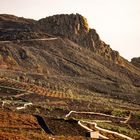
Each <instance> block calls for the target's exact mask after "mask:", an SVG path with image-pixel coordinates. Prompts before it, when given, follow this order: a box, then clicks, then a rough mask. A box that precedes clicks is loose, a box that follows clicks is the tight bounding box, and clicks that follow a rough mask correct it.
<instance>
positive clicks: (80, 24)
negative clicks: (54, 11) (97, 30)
mask: <svg viewBox="0 0 140 140" xmlns="http://www.w3.org/2000/svg"><path fill="white" fill-rule="evenodd" d="M39 23H40V24H41V25H42V24H43V23H45V24H46V23H47V25H46V26H47V29H48V28H49V27H50V28H51V27H54V28H53V30H54V34H61V35H63V34H64V32H66V33H68V32H71V33H73V34H78V33H82V32H85V33H86V32H88V31H89V26H88V23H87V19H86V18H85V17H83V16H82V15H80V14H70V15H68V14H60V15H54V16H49V17H46V18H44V19H41V20H39ZM60 30H61V31H62V33H61V32H60Z"/></svg>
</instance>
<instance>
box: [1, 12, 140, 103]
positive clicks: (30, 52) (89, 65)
mask: <svg viewBox="0 0 140 140" xmlns="http://www.w3.org/2000/svg"><path fill="white" fill-rule="evenodd" d="M0 40H1V41H0V66H1V68H2V70H3V69H6V70H13V72H12V73H18V72H19V71H20V72H24V73H28V74H29V77H31V75H32V73H36V74H37V73H39V74H43V75H44V78H43V79H42V81H44V82H45V81H47V82H48V83H51V84H53V85H56V86H60V85H61V84H62V85H63V86H64V87H66V88H70V89H72V90H76V91H77V92H80V91H85V90H89V91H92V92H98V93H103V94H104V95H106V94H107V95H108V96H112V97H113V98H122V99H126V100H131V101H132V99H133V102H136V100H138V99H139V91H140V89H139V86H140V71H139V69H138V68H137V67H135V66H133V65H132V64H131V63H129V62H128V61H127V60H125V59H124V58H122V57H121V56H120V55H119V53H118V52H117V51H114V50H112V49H111V48H110V47H109V45H107V44H105V43H104V42H103V41H102V40H101V39H100V37H99V35H98V34H97V32H96V30H95V29H90V28H89V26H88V23H87V20H86V19H85V18H84V17H83V16H81V15H79V14H76V15H74V14H71V15H55V16H51V17H46V18H44V19H40V20H39V21H35V20H31V19H24V18H19V17H16V16H12V15H0ZM5 73H6V71H5ZM7 73H8V72H7ZM18 74H19V73H18ZM1 75H3V72H1ZM7 75H8V74H7ZM9 75H12V74H11V73H10V74H9ZM52 75H56V77H55V78H56V79H57V80H59V81H60V83H61V84H58V83H56V82H55V80H54V79H55V78H54V79H53V78H52V79H49V80H48V79H46V78H45V76H52ZM62 77H63V78H64V79H63V78H62ZM32 78H33V79H36V78H34V77H32ZM32 78H31V79H32ZM62 79H63V80H62ZM40 80H41V79H40ZM66 81H67V82H66ZM73 83H75V84H74V85H73ZM77 87H80V88H77ZM126 95H127V96H126ZM134 95H135V96H134Z"/></svg>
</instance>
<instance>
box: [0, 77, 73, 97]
mask: <svg viewBox="0 0 140 140" xmlns="http://www.w3.org/2000/svg"><path fill="white" fill-rule="evenodd" d="M0 85H1V86H3V87H10V88H14V89H16V90H19V91H24V92H28V93H37V94H39V95H43V96H49V97H56V98H61V99H63V98H69V99H70V98H71V96H70V95H69V94H66V93H64V92H57V91H52V90H50V89H47V88H43V87H40V86H37V85H34V84H28V83H24V82H18V81H16V80H12V79H7V78H0ZM23 95H24V94H21V96H23ZM17 96H18V95H17ZM19 96H20V95H19Z"/></svg>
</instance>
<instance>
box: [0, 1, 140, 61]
mask: <svg viewBox="0 0 140 140" xmlns="http://www.w3.org/2000/svg"><path fill="white" fill-rule="evenodd" d="M0 13H1V14H2V13H8V14H14V15H17V16H23V17H27V18H33V19H40V18H43V17H46V16H51V15H54V14H62V13H68V14H70V13H79V14H82V15H83V16H85V17H86V18H87V20H88V23H89V26H90V28H95V29H96V30H97V32H98V33H99V35H100V37H101V39H102V40H103V41H105V42H106V43H107V44H110V46H111V48H112V49H114V50H117V51H119V52H120V54H121V55H122V56H123V57H125V58H127V59H129V60H130V59H131V58H132V57H138V56H140V0H0Z"/></svg>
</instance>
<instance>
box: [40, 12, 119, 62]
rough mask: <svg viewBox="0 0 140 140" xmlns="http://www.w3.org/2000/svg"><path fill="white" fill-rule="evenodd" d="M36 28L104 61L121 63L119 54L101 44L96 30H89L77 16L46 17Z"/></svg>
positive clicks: (85, 23) (85, 22)
mask: <svg viewBox="0 0 140 140" xmlns="http://www.w3.org/2000/svg"><path fill="white" fill-rule="evenodd" d="M38 27H40V29H41V30H42V31H45V32H47V33H49V34H53V35H55V36H62V37H66V38H68V39H70V40H72V41H74V42H75V43H77V44H79V45H81V46H83V47H85V48H87V49H90V50H91V51H93V52H95V53H97V54H99V55H101V56H103V57H105V58H106V59H109V60H112V61H114V62H116V63H120V62H121V60H120V59H121V58H120V56H119V53H118V52H117V51H114V50H112V49H111V48H110V46H109V45H107V44H106V43H105V42H103V41H102V40H101V39H100V37H99V35H98V34H97V32H96V30H95V29H90V28H89V26H88V23H87V19H86V18H85V17H83V16H81V15H79V14H76V15H75V14H70V15H64V14H62V15H54V16H50V17H46V18H44V19H41V20H39V21H38Z"/></svg>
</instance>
